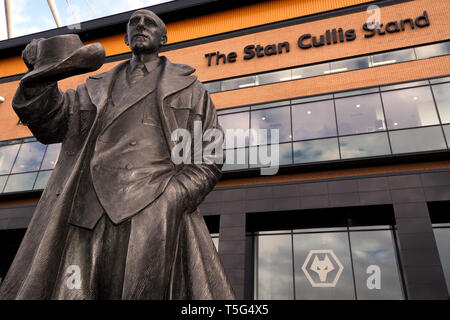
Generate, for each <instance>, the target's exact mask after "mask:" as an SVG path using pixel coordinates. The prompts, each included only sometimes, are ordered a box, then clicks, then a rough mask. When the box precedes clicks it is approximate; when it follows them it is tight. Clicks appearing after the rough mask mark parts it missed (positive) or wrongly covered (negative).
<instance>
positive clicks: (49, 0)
mask: <svg viewBox="0 0 450 320" xmlns="http://www.w3.org/2000/svg"><path fill="white" fill-rule="evenodd" d="M47 3H48V7H49V8H50V11H51V12H52V15H53V19H54V20H55V23H56V26H57V27H58V28H59V27H61V19H60V18H59V13H58V9H57V8H56V5H55V1H54V0H47Z"/></svg>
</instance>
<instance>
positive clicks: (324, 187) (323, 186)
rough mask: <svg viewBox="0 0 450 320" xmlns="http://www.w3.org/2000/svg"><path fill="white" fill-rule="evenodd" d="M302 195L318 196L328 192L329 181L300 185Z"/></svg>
mask: <svg viewBox="0 0 450 320" xmlns="http://www.w3.org/2000/svg"><path fill="white" fill-rule="evenodd" d="M299 190H300V195H301V196H302V197H308V196H317V195H324V194H328V183H327V182H311V183H302V184H300V185H299Z"/></svg>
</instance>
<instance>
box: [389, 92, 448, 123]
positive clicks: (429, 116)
mask: <svg viewBox="0 0 450 320" xmlns="http://www.w3.org/2000/svg"><path fill="white" fill-rule="evenodd" d="M381 95H382V98H383V104H384V111H385V113H386V121H387V126H388V128H389V129H390V130H395V129H401V128H411V127H423V126H429V125H433V124H439V119H438V116H437V113H436V108H435V106H434V101H433V96H432V94H431V90H430V87H429V86H427V87H418V88H409V89H403V90H397V91H389V92H383V93H382V94H381Z"/></svg>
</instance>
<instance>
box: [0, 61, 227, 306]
mask: <svg viewBox="0 0 450 320" xmlns="http://www.w3.org/2000/svg"><path fill="white" fill-rule="evenodd" d="M161 59H162V71H161V76H160V82H159V84H158V85H157V86H156V88H155V92H156V107H157V108H158V110H159V113H160V116H161V125H162V129H163V132H164V136H165V138H166V141H167V145H168V146H169V149H170V150H171V149H173V148H174V147H175V144H176V142H177V141H172V139H171V133H172V132H173V131H174V130H175V129H179V128H181V129H187V130H189V131H190V132H192V131H193V122H194V121H195V120H199V121H202V125H203V132H205V131H206V130H208V129H219V130H221V128H220V125H219V124H218V120H217V114H216V111H215V108H214V106H213V104H212V102H211V99H210V97H209V95H208V93H207V91H206V90H205V88H204V86H203V85H202V84H201V83H200V82H199V81H197V79H196V77H194V76H192V75H191V74H192V73H193V72H194V69H192V68H191V67H189V66H186V65H177V64H172V63H171V62H170V61H169V60H167V59H166V58H165V57H162V58H161ZM121 66H122V65H119V66H117V67H115V68H114V69H112V70H111V71H109V72H106V73H104V74H101V75H97V76H92V77H90V78H88V79H87V81H86V83H85V84H82V85H80V86H79V87H78V88H77V90H69V91H67V92H66V93H64V94H63V93H62V92H60V91H59V90H58V89H57V87H56V84H50V85H49V86H48V87H47V88H46V89H45V90H44V91H43V92H42V93H41V94H40V95H39V96H37V97H34V98H31V99H30V98H29V97H28V98H27V99H25V96H24V94H23V92H21V89H20V88H19V89H18V92H17V93H16V96H15V98H14V101H13V107H14V109H15V111H16V112H17V114H18V115H19V117H20V119H21V120H22V122H23V123H24V124H26V125H27V126H28V127H29V129H30V130H31V131H32V132H33V134H34V135H35V137H36V138H37V139H38V140H39V141H40V142H42V143H45V144H49V143H58V142H62V149H61V154H60V158H59V160H58V164H57V166H56V168H55V170H54V172H53V174H52V176H51V178H50V180H49V182H48V185H47V187H46V189H45V191H44V193H43V195H42V197H41V200H40V202H39V204H38V206H37V208H36V211H35V213H34V216H33V218H32V220H31V222H30V225H29V227H28V230H27V232H26V234H25V237H24V239H23V241H22V244H21V246H20V248H19V251H18V253H17V255H16V257H15V259H14V262H13V264H12V265H11V267H10V270H9V272H8V274H7V276H6V278H5V279H4V281H3V283H2V286H1V287H0V298H1V299H52V298H54V297H55V295H54V290H55V285H56V281H57V278H58V274H59V273H60V272H61V263H62V261H61V259H62V258H63V255H64V249H65V247H66V246H67V243H65V242H66V239H67V238H68V237H67V235H68V232H69V222H70V219H71V217H70V213H71V208H72V205H73V200H74V194H75V192H76V190H77V183H78V182H77V181H78V177H79V174H80V172H81V168H82V166H83V162H84V161H86V159H85V157H84V155H85V153H86V149H87V146H88V145H89V143H92V140H93V139H94V138H93V137H94V136H93V132H94V131H95V128H96V126H98V125H100V124H99V115H100V114H101V112H102V110H103V108H104V107H105V105H106V103H107V100H108V97H109V93H110V90H111V88H112V84H113V80H114V78H115V76H116V74H117V70H119V68H120V67H121ZM148 93H149V91H147V92H140V93H133V92H132V93H131V94H129V95H128V99H127V103H126V104H124V105H122V106H121V108H120V110H119V112H116V114H115V115H114V118H118V117H120V116H121V115H122V114H123V112H124V111H125V110H127V109H128V108H130V107H132V106H133V105H134V104H135V103H137V102H138V101H140V100H141V99H143V98H144V97H145V96H146V95H147V94H148ZM113 120H114V119H113ZM94 143H95V142H94ZM195 143H202V144H205V143H204V142H201V141H200V142H199V141H196V142H195ZM192 148H193V149H194V146H192ZM210 160H212V161H211V163H208V164H207V163H202V164H194V163H193V164H181V165H174V175H173V179H172V180H171V181H173V185H174V186H175V188H176V189H177V190H181V191H180V192H181V194H182V196H178V197H175V198H172V199H171V201H176V202H178V206H179V208H180V210H182V211H183V212H182V215H181V223H180V224H179V227H178V232H175V234H173V235H171V237H173V238H172V239H171V240H172V241H173V242H174V243H175V244H176V245H175V250H174V252H173V255H174V257H173V259H171V260H168V261H172V262H171V264H172V265H171V266H166V268H168V270H170V273H171V274H170V284H169V288H168V292H166V294H165V296H164V297H165V298H169V299H233V298H234V294H233V291H232V288H231V286H230V284H229V282H228V279H227V277H226V275H225V272H224V269H223V267H222V265H221V262H220V260H219V256H218V254H217V252H216V250H215V248H214V245H213V243H212V241H211V239H210V235H209V232H208V230H207V227H206V225H205V223H204V220H203V218H202V216H201V215H200V212H199V211H198V209H197V206H198V205H199V204H200V203H201V201H202V200H203V199H204V197H205V196H206V195H207V194H208V193H209V192H210V191H211V190H212V189H213V187H214V185H215V184H216V183H217V181H218V179H219V178H220V175H221V170H220V169H221V165H220V163H221V162H220V160H219V159H214V155H213V156H212V158H211V159H210ZM172 192H173V189H172ZM167 202H169V201H167ZM164 205H167V206H169V205H170V203H167V204H164ZM133 214H134V213H133ZM155 214H158V213H157V212H156V213H155ZM137 216H139V212H138V213H137ZM72 228H73V227H72ZM133 241H137V240H133V238H130V243H129V248H130V247H133V246H141V247H142V244H137V243H133ZM156 245H158V244H156ZM144 248H145V247H144ZM133 263H134V264H135V265H134V266H133V268H132V269H133V270H141V269H142V268H143V267H144V265H143V263H144V261H140V260H136V261H134V262H133ZM141 264H142V265H141ZM128 281H129V282H135V283H127V286H128V287H129V288H136V287H139V286H140V285H142V284H140V283H138V282H139V281H142V278H140V277H138V276H137V277H132V278H131V279H129V280H128ZM124 298H131V299H132V298H145V296H139V294H136V293H131V294H129V295H127V296H125V297H124Z"/></svg>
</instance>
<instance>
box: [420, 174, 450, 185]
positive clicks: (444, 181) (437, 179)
mask: <svg viewBox="0 0 450 320" xmlns="http://www.w3.org/2000/svg"><path fill="white" fill-rule="evenodd" d="M421 178H422V184H423V186H424V187H434V186H450V172H446V171H443V172H432V173H422V174H421Z"/></svg>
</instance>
